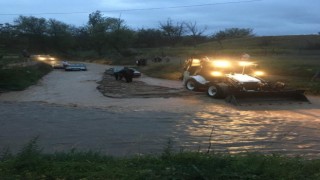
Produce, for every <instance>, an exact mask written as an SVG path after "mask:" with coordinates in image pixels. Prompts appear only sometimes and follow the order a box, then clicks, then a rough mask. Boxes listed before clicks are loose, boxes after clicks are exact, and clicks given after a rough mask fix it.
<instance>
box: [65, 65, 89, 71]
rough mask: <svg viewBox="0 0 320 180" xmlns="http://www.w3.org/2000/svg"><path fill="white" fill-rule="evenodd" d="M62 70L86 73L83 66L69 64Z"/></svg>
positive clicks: (85, 67) (85, 68)
mask: <svg viewBox="0 0 320 180" xmlns="http://www.w3.org/2000/svg"><path fill="white" fill-rule="evenodd" d="M64 69H65V70H66V71H86V70H87V66H86V65H85V64H69V65H68V66H66V67H65V68H64Z"/></svg>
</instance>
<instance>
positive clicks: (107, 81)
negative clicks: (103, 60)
mask: <svg viewBox="0 0 320 180" xmlns="http://www.w3.org/2000/svg"><path fill="white" fill-rule="evenodd" d="M142 79H145V78H142ZM149 79H150V78H149ZM99 84H100V85H99V86H98V87H97V89H98V90H99V91H100V92H101V93H102V94H103V95H104V96H106V97H112V98H169V97H183V96H190V95H191V94H192V93H191V92H189V91H187V90H185V89H183V88H181V85H180V87H176V88H172V87H165V86H159V85H151V84H147V83H145V82H143V81H141V80H139V79H138V80H137V79H136V78H135V79H134V81H133V82H131V83H126V82H125V80H115V77H114V76H111V75H108V74H104V75H103V79H102V80H101V81H100V82H99Z"/></svg>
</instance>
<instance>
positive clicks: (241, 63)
mask: <svg viewBox="0 0 320 180" xmlns="http://www.w3.org/2000/svg"><path fill="white" fill-rule="evenodd" d="M239 65H240V66H250V65H253V63H252V62H249V61H240V62H239Z"/></svg>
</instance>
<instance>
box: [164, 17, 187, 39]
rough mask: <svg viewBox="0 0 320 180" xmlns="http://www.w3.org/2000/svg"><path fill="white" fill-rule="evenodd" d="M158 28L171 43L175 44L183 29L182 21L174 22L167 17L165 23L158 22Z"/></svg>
mask: <svg viewBox="0 0 320 180" xmlns="http://www.w3.org/2000/svg"><path fill="white" fill-rule="evenodd" d="M160 29H161V30H162V32H163V34H164V36H165V37H167V38H168V40H169V42H170V43H171V44H175V43H176V42H177V41H178V40H179V39H181V36H182V35H183V33H184V31H185V27H184V22H177V23H176V24H174V22H173V21H172V20H171V19H170V18H168V19H167V21H166V22H165V23H160Z"/></svg>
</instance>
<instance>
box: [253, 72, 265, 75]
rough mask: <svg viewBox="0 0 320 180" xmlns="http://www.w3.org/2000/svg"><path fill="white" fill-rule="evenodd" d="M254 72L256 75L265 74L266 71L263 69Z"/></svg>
mask: <svg viewBox="0 0 320 180" xmlns="http://www.w3.org/2000/svg"><path fill="white" fill-rule="evenodd" d="M253 74H254V75H255V76H263V75H264V74H265V73H264V72H263V71H255V72H254V73H253Z"/></svg>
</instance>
